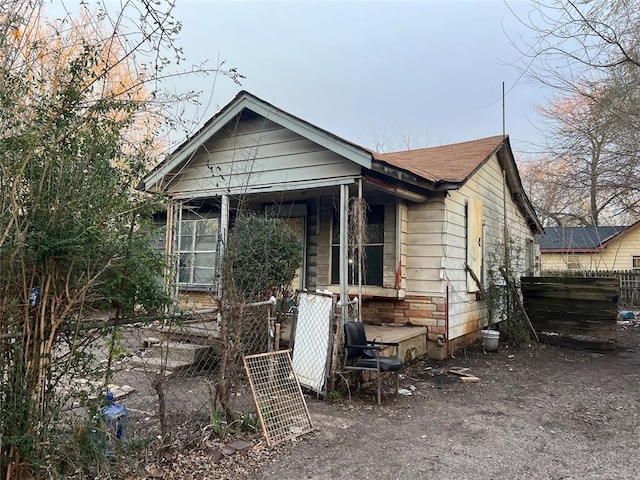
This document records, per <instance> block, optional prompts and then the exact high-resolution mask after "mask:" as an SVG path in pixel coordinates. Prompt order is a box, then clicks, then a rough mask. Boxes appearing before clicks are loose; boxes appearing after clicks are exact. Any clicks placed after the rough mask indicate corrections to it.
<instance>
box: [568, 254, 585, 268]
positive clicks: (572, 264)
mask: <svg viewBox="0 0 640 480" xmlns="http://www.w3.org/2000/svg"><path fill="white" fill-rule="evenodd" d="M572 259H573V260H572ZM567 270H582V258H581V256H580V255H579V254H577V253H567Z"/></svg>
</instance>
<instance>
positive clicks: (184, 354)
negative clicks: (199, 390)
mask: <svg viewBox="0 0 640 480" xmlns="http://www.w3.org/2000/svg"><path fill="white" fill-rule="evenodd" d="M151 345H152V346H151V347H150V348H149V349H147V350H146V351H145V354H144V355H143V356H135V357H132V359H131V363H132V364H133V365H138V366H144V367H146V368H151V367H161V366H163V360H166V368H167V369H169V370H175V369H178V368H185V367H189V366H192V365H193V366H195V367H206V366H210V365H211V364H212V363H214V362H215V360H216V358H217V357H218V356H219V355H218V354H217V353H216V349H215V347H213V346H211V345H200V344H195V343H181V342H168V343H164V344H162V343H160V344H155V343H152V344H151Z"/></svg>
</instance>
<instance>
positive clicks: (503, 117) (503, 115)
mask: <svg viewBox="0 0 640 480" xmlns="http://www.w3.org/2000/svg"><path fill="white" fill-rule="evenodd" d="M505 128H506V121H505V114H504V80H503V81H502V139H503V140H504V138H505V137H506V136H507V134H506V133H505V132H506V130H505Z"/></svg>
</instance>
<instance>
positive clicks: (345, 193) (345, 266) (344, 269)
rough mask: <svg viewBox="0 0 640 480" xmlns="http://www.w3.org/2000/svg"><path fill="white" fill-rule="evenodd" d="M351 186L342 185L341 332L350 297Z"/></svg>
mask: <svg viewBox="0 0 640 480" xmlns="http://www.w3.org/2000/svg"><path fill="white" fill-rule="evenodd" d="M348 216H349V185H340V305H342V317H341V318H342V321H341V322H340V331H342V327H343V325H344V324H345V323H346V322H347V320H348V314H349V311H348V308H347V305H348V303H349V297H348V295H347V291H348V289H349V279H348V276H349V263H348V262H349V258H348V256H349V248H348V247H349V245H348V242H349V236H348V235H347V233H348V232H347V229H348V224H349V219H348Z"/></svg>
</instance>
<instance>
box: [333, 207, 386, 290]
mask: <svg viewBox="0 0 640 480" xmlns="http://www.w3.org/2000/svg"><path fill="white" fill-rule="evenodd" d="M368 207H369V210H370V211H372V210H373V209H376V215H375V219H376V222H375V223H370V222H369V220H370V218H371V217H372V216H371V215H370V212H368V215H367V227H369V225H378V226H380V227H381V228H382V231H381V232H380V233H381V235H380V240H381V241H375V242H369V243H366V244H365V245H364V249H365V252H366V251H367V249H371V248H375V249H380V268H379V271H376V272H375V275H376V277H379V282H376V283H368V282H367V278H366V276H367V275H368V272H371V270H370V269H369V268H368V259H369V258H370V257H369V255H368V254H366V257H365V275H364V277H363V278H362V285H363V286H368V287H382V288H384V247H385V226H386V220H387V216H386V212H385V210H386V205H385V204H374V205H368ZM339 231H340V225H339V212H338V211H337V210H334V213H333V218H332V229H331V263H330V265H329V268H330V271H329V283H330V284H331V285H339V284H340V272H339V268H340V264H339V262H338V264H337V265H335V262H334V260H335V258H339V256H340V254H339V251H340V240H339V236H338V238H337V242H336V232H339ZM336 253H337V255H336ZM355 255H356V256H357V251H356V252H355ZM376 258H377V257H376ZM350 260H351V261H350V262H349V273H348V275H347V281H348V282H349V283H348V286H350V287H352V286H357V285H358V283H357V274H358V271H357V270H356V269H354V268H353V267H352V265H354V264H357V261H356V259H355V258H354V259H350ZM352 278H353V279H354V283H350V282H351V279H352Z"/></svg>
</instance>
